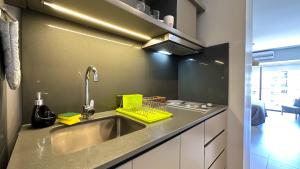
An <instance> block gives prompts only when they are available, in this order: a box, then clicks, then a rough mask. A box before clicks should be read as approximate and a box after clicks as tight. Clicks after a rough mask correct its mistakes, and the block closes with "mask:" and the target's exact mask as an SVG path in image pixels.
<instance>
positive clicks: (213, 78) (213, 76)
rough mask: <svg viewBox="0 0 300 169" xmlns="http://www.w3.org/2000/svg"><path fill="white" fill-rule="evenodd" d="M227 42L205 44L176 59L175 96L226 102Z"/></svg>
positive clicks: (185, 98)
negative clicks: (178, 59) (212, 44)
mask: <svg viewBox="0 0 300 169" xmlns="http://www.w3.org/2000/svg"><path fill="white" fill-rule="evenodd" d="M228 57H229V44H227V43H226V44H221V45H216V46H211V47H208V48H205V49H204V51H203V52H202V53H200V54H195V55H190V56H187V57H185V58H184V59H182V60H181V61H180V62H179V68H178V71H179V73H178V97H179V99H180V100H189V101H196V102H204V103H217V104H223V105H228V69H229V65H228Z"/></svg>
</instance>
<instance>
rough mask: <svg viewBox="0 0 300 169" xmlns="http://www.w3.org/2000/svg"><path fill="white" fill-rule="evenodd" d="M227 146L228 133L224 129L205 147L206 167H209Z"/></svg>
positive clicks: (206, 168)
mask: <svg viewBox="0 0 300 169" xmlns="http://www.w3.org/2000/svg"><path fill="white" fill-rule="evenodd" d="M225 147H226V134H225V131H224V132H223V133H221V134H220V135H219V136H218V137H216V138H215V139H214V140H213V141H212V142H210V143H209V144H208V145H207V146H206V147H205V149H204V151H205V155H204V157H205V169H208V168H209V167H210V166H211V164H212V163H213V162H214V161H215V160H216V159H217V157H218V156H219V155H220V154H221V152H222V151H223V150H224V149H225Z"/></svg>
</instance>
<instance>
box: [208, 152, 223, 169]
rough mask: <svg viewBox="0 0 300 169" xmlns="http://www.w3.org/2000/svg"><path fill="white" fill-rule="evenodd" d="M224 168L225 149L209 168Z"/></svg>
mask: <svg viewBox="0 0 300 169" xmlns="http://www.w3.org/2000/svg"><path fill="white" fill-rule="evenodd" d="M225 168H226V151H223V153H222V154H221V155H220V156H219V157H218V159H217V160H216V161H215V162H214V163H213V165H212V166H211V167H210V168H209V169H225Z"/></svg>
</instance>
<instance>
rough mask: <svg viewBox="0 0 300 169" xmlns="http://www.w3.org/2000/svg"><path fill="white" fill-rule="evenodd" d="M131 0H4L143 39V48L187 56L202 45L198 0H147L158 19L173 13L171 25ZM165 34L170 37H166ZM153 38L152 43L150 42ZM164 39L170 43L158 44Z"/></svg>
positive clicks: (200, 7) (131, 37)
mask: <svg viewBox="0 0 300 169" xmlns="http://www.w3.org/2000/svg"><path fill="white" fill-rule="evenodd" d="M134 1H137V0H76V1H70V0H30V1H25V0H5V2H6V3H9V4H12V5H15V6H19V7H24V8H29V9H32V10H35V11H39V12H41V13H46V14H48V15H52V16H56V17H59V18H63V19H65V20H69V21H72V22H76V23H80V24H83V25H86V26H89V27H93V28H96V29H100V30H104V31H107V32H110V33H114V34H118V35H120V36H123V37H127V38H130V39H133V40H136V41H138V42H142V43H143V44H145V45H144V46H143V48H145V49H147V48H149V49H152V50H159V51H167V52H168V51H169V52H170V53H173V52H174V53H173V54H176V55H186V54H192V53H197V51H199V50H200V49H201V48H203V45H202V43H201V42H200V41H199V40H197V39H196V33H195V32H196V19H195V18H196V12H197V11H198V12H199V11H203V10H204V8H202V6H201V5H199V4H200V3H199V2H198V0H166V1H165V0H164V1H161V0H146V4H148V5H149V6H150V7H151V9H157V10H159V11H160V16H161V17H160V19H163V17H164V16H165V15H173V16H174V17H175V26H174V28H172V27H170V26H168V25H167V24H165V23H163V22H161V21H159V20H157V19H154V18H153V17H151V16H149V15H148V14H146V13H144V12H141V11H139V10H137V9H136V8H134V7H133V6H132V3H134ZM197 4H198V5H197ZM199 9H201V10H199ZM166 35H168V36H166ZM169 35H170V36H169ZM166 37H172V38H171V39H168V40H166V39H165V38H166ZM174 39H175V40H174ZM178 39H179V40H178ZM151 40H152V41H151ZM150 41H151V43H149V42H150ZM154 41H155V42H156V43H155V44H153V42H154ZM166 42H171V43H168V44H167V45H164V46H161V45H160V44H165V43H166ZM182 42H184V43H182ZM149 44H151V45H149ZM157 44H159V45H157ZM177 45H179V46H183V47H184V50H186V51H184V52H181V51H180V52H179V53H178V52H177V51H178V50H172V49H174V48H175V49H176V46H177ZM195 46H196V47H195ZM168 48H171V50H169V49H168ZM190 50H192V52H191V51H190Z"/></svg>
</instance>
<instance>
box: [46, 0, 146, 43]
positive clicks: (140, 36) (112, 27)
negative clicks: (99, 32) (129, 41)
mask: <svg viewBox="0 0 300 169" xmlns="http://www.w3.org/2000/svg"><path fill="white" fill-rule="evenodd" d="M42 4H44V5H46V6H49V7H51V8H53V9H55V10H57V11H59V12H62V13H65V14H68V15H72V16H75V17H78V18H80V19H83V20H86V21H89V22H93V23H96V24H98V25H101V26H104V27H107V28H110V29H113V30H116V31H118V32H122V33H126V34H129V35H132V36H135V37H138V38H141V39H144V40H150V39H151V37H149V36H147V35H143V34H140V33H137V32H134V31H131V30H129V29H126V28H122V27H120V26H117V25H114V24H111V23H108V22H105V21H102V20H99V19H96V18H93V17H90V16H88V15H85V14H82V13H79V12H76V11H74V10H71V9H68V8H65V7H63V6H60V5H57V4H54V3H50V2H47V1H42Z"/></svg>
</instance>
